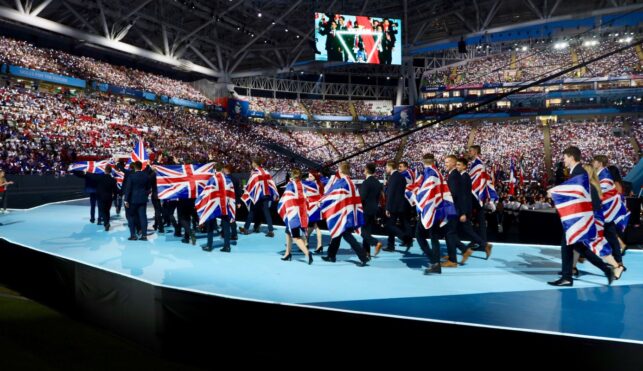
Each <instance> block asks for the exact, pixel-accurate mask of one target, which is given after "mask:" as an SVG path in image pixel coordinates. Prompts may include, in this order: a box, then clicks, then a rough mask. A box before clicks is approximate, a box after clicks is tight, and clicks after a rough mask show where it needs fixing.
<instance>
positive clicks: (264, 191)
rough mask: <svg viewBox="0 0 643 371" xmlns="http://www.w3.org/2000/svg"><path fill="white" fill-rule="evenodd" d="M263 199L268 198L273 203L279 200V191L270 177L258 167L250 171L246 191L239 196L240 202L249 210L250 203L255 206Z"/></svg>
mask: <svg viewBox="0 0 643 371" xmlns="http://www.w3.org/2000/svg"><path fill="white" fill-rule="evenodd" d="M264 197H270V198H271V199H272V200H273V201H277V200H278V199H279V191H278V190H277V185H276V184H275V181H274V180H272V176H271V175H270V174H268V173H267V172H266V171H265V170H264V169H262V168H260V167H258V168H256V169H255V170H252V174H251V175H250V179H249V180H248V184H247V185H246V190H245V192H243V195H242V196H241V201H243V203H245V204H246V206H247V207H248V208H250V203H253V204H256V203H257V202H258V201H259V200H261V199H262V198H264Z"/></svg>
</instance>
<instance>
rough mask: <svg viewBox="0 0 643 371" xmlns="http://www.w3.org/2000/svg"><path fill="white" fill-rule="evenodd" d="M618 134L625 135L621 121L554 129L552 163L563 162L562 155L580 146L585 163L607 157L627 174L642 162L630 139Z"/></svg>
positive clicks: (569, 124)
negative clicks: (619, 132)
mask: <svg viewBox="0 0 643 371" xmlns="http://www.w3.org/2000/svg"><path fill="white" fill-rule="evenodd" d="M614 130H617V131H623V121H622V119H621V118H618V117H617V118H609V119H605V120H599V119H595V120H592V121H589V120H588V121H581V122H572V121H563V122H559V123H556V124H553V125H552V126H551V142H552V161H553V163H554V165H555V164H556V162H557V161H562V152H563V150H564V149H565V148H566V147H568V146H572V145H573V146H577V147H578V148H580V150H581V152H582V154H583V162H587V161H591V158H592V157H593V156H594V155H598V154H601V155H606V156H607V157H608V158H609V160H610V162H611V163H612V164H615V165H617V166H618V167H619V169H620V170H621V173H622V174H627V173H628V172H629V171H630V169H631V168H632V166H633V165H634V164H636V162H637V161H638V154H636V153H635V151H634V148H633V147H632V143H631V142H630V137H629V136H625V135H623V136H616V135H614Z"/></svg>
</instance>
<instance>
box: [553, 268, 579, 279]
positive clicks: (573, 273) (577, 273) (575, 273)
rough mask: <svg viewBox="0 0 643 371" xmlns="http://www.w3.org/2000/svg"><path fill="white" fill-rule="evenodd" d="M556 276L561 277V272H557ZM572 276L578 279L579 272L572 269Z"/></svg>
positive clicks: (576, 269)
mask: <svg viewBox="0 0 643 371" xmlns="http://www.w3.org/2000/svg"><path fill="white" fill-rule="evenodd" d="M558 275H559V276H562V275H563V271H558ZM572 275H573V276H574V277H576V278H578V277H580V271H579V270H578V268H572Z"/></svg>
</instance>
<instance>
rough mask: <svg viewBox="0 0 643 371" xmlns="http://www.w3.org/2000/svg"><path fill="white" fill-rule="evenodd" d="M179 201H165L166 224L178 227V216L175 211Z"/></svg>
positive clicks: (164, 214)
mask: <svg viewBox="0 0 643 371" xmlns="http://www.w3.org/2000/svg"><path fill="white" fill-rule="evenodd" d="M177 204H178V201H176V200H172V201H163V223H164V224H165V226H170V225H171V226H173V227H174V228H175V229H176V228H177V222H176V218H175V217H174V211H175V210H176V205H177Z"/></svg>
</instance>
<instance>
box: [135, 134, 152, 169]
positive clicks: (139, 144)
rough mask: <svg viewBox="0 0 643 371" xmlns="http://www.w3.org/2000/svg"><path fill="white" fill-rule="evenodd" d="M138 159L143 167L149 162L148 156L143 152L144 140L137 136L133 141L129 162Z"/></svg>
mask: <svg viewBox="0 0 643 371" xmlns="http://www.w3.org/2000/svg"><path fill="white" fill-rule="evenodd" d="M136 161H140V162H141V163H142V164H143V169H145V167H147V164H148V163H149V162H150V158H149V157H148V156H147V152H145V141H144V140H143V138H139V139H138V141H136V143H134V149H133V150H132V154H131V155H130V162H136Z"/></svg>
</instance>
